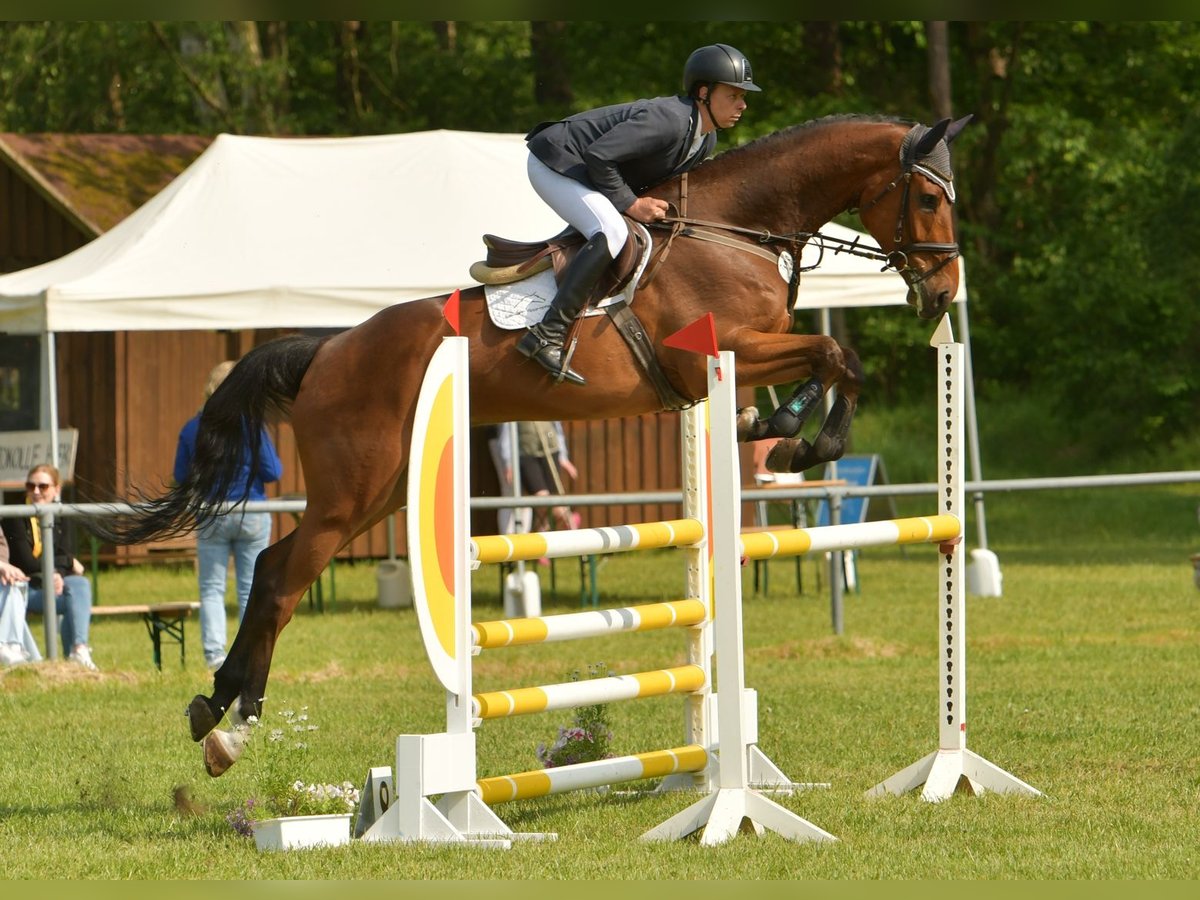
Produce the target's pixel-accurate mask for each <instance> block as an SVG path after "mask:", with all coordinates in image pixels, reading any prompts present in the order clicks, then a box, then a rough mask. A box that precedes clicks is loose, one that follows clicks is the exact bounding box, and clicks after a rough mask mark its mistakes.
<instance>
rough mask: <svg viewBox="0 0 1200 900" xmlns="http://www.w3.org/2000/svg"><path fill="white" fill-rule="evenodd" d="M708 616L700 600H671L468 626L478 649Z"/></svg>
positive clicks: (648, 627) (683, 623)
mask: <svg viewBox="0 0 1200 900" xmlns="http://www.w3.org/2000/svg"><path fill="white" fill-rule="evenodd" d="M707 614H708V611H707V609H706V608H705V604H704V601H703V600H670V601H666V602H663V603H647V604H644V605H641V606H626V607H621V608H615V609H596V610H589V611H588V612H580V613H563V614H562V615H556V616H537V617H533V618H528V619H498V620H496V621H493V622H475V623H474V624H473V625H472V626H471V630H472V634H473V636H474V643H475V646H476V647H478V648H480V649H481V650H495V649H497V648H499V647H515V646H518V645H520V644H541V643H549V642H552V641H570V640H575V639H577V638H591V637H600V636H601V635H605V634H619V633H622V632H626V631H653V630H655V629H659V628H678V627H683V626H686V625H698V624H700V623H702V622H703V621H704V619H705V616H706V615H707Z"/></svg>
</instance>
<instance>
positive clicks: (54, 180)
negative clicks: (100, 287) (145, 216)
mask: <svg viewBox="0 0 1200 900" xmlns="http://www.w3.org/2000/svg"><path fill="white" fill-rule="evenodd" d="M212 141H213V137H212V136H211V135H199V134H165V135H163V134H58V133H39V134H16V133H13V132H0V161H2V162H7V163H8V164H9V165H11V166H13V167H14V168H15V169H16V170H17V171H18V172H19V173H20V174H21V175H22V176H23V177H24V178H25V179H26V180H28V181H29V182H30V183H31V184H32V185H33V186H34V187H35V188H36V189H37V190H38V191H39V192H40V193H42V194H43V195H44V196H45V197H46V199H47V200H48V201H49V202H50V203H51V204H53V205H54V206H56V207H58V208H59V209H60V210H61V211H62V212H63V214H64V215H66V216H68V217H69V218H71V219H73V220H74V221H76V222H77V223H78V224H79V225H80V227H82V228H83V229H84V230H85V231H87V232H89V233H90V234H89V237H96V236H98V235H100V234H103V233H104V232H106V231H108V230H109V229H110V228H112V227H113V226H114V225H116V224H117V223H118V222H120V221H121V220H122V219H124V218H125V217H126V216H128V215H129V214H130V213H132V212H133V211H134V210H136V209H138V208H139V207H140V206H142V204H144V203H145V202H146V201H147V200H149V199H150V198H151V197H153V196H154V195H155V194H157V193H158V192H159V191H161V190H162V189H163V188H164V187H166V186H167V185H168V184H170V182H171V180H172V179H174V178H175V176H176V175H178V174H179V173H180V172H182V171H183V170H184V169H186V168H187V167H188V166H189V165H191V163H192V161H193V160H195V159H196V157H197V156H199V155H200V154H201V153H202V152H204V150H205V148H206V147H208V145H209V144H211V143H212Z"/></svg>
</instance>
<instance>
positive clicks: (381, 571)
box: [375, 559, 413, 609]
mask: <svg viewBox="0 0 1200 900" xmlns="http://www.w3.org/2000/svg"><path fill="white" fill-rule="evenodd" d="M375 586H376V588H377V589H378V591H379V608H380V609H410V608H411V607H412V605H413V587H412V571H411V570H410V569H409V567H408V562H407V561H405V560H403V559H385V560H384V561H383V562H381V563H380V564H379V568H377V569H376V570H375Z"/></svg>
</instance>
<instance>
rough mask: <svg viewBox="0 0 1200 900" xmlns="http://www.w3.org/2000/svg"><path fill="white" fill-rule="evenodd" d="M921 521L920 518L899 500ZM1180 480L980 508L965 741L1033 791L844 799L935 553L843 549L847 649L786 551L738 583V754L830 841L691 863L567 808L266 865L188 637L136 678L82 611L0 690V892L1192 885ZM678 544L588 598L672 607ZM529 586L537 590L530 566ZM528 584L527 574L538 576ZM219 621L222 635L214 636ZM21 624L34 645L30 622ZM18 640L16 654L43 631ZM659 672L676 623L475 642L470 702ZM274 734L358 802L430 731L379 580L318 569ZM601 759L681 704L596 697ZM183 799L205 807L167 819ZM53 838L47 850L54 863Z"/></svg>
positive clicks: (287, 655)
mask: <svg viewBox="0 0 1200 900" xmlns="http://www.w3.org/2000/svg"><path fill="white" fill-rule="evenodd" d="M912 502H913V503H919V501H912ZM1197 503H1200V492H1198V491H1197V489H1196V488H1195V487H1194V486H1188V487H1171V488H1155V489H1114V490H1107V491H1094V492H1090V493H1085V492H1046V493H1038V494H1023V495H1010V496H1001V497H997V498H995V500H994V501H993V500H989V507H988V516H989V519H988V525H989V533H990V535H991V542H990V543H991V546H992V548H993V549H994V550H995V551H996V552H997V554H998V555H999V557H1000V560H1001V564H1002V569H1003V573H1004V596H1003V597H1002V598H989V599H982V598H972V599H971V600H970V601H969V604H968V615H969V629H968V673H969V674H968V722H969V725H970V734H969V742H968V746H969V747H970V748H971V749H972V750H974V751H976V752H977V753H979V754H981V755H982V756H984V757H985V758H986V759H988V760H990V761H991V762H993V763H995V764H996V765H998V766H1000V767H1001V768H1004V769H1006V770H1008V771H1009V772H1011V773H1013V774H1014V775H1016V776H1018V777H1019V778H1021V779H1023V780H1024V781H1026V782H1028V783H1029V784H1031V785H1033V786H1034V787H1036V788H1038V789H1040V790H1041V791H1043V792H1044V796H1042V797H1038V798H1030V797H1019V796H997V795H985V796H982V797H971V796H954V797H952V798H951V799H949V800H948V801H946V802H944V803H940V804H929V803H926V802H924V801H922V800H921V799H920V797H919V796H918V795H916V794H911V795H906V796H903V797H898V798H886V799H883V800H867V799H865V798H864V796H863V794H864V792H865V791H867V790H868V789H869V788H871V787H872V786H873V785H874V784H876V783H878V782H880V781H882V780H883V779H885V778H887V777H888V776H890V775H891V774H893V773H894V772H896V771H898V770H899V769H900V768H902V767H904V766H906V765H908V764H909V763H911V762H913V761H915V760H916V759H918V758H920V757H922V756H924V755H925V754H927V753H929V752H931V751H932V750H933V749H934V748H935V746H936V741H937V730H936V721H935V715H936V713H935V707H936V704H937V702H938V701H937V697H936V693H937V683H936V682H937V647H936V641H937V638H938V634H939V625H938V621H937V617H936V613H935V611H934V609H933V608H932V607H933V604H932V602H931V601H932V598H931V592H932V589H933V581H934V579H935V577H936V576H935V575H934V570H933V557H932V554H931V551H930V548H927V547H913V548H908V549H907V550H906V551H904V552H903V553H902V552H901V551H900V550H898V549H894V548H891V549H882V550H871V551H864V552H863V553H861V554H860V557H859V562H858V571H859V578H860V582H861V592H860V593H850V594H848V595H847V596H846V598H845V629H844V634H843V635H842V636H840V637H835V636H833V635H832V634H831V629H830V611H829V600H828V596H827V594H826V593H824V592H818V591H817V590H816V588H815V584H814V582H815V577H814V576H815V574H816V565H817V564H816V563H815V562H814V561H806V562H805V577H806V588H807V592H806V593H805V594H804V595H802V596H799V597H798V596H796V594H795V591H794V585H795V582H794V568H793V564H792V562H791V561H788V560H777V561H775V562H774V563H772V575H771V594H770V595H769V596H766V597H763V596H755V595H754V594H753V592H752V590H751V586H750V585H751V576H750V570H749V569H748V568H747V569H746V570H744V573H743V575H744V578H743V581H744V585H745V591H746V598H745V600H746V602H745V643H746V678H747V683H748V684H749V685H750V686H752V687H754V688H756V689H757V690H758V692H759V713H760V716H759V718H760V724H759V732H760V740H759V745H760V747H761V748H762V749H763V750H764V752H766V754H767V755H768V756H769V757H770V758H771V759H772V760H773V761H775V762H776V763H777V764H778V765H779V766H780V767H781V768H782V769H783V770H784V771H785V772H786V773H787V774H788V775H789V776H790V777H791V778H793V779H795V780H796V781H802V782H808V781H811V782H829V783H830V787H829V788H827V789H816V790H812V791H806V792H802V793H798V794H796V795H795V796H793V797H790V798H782V799H781V800H780V802H781V803H783V804H784V805H785V806H787V807H788V808H789V809H792V810H793V811H795V812H796V813H797V814H799V815H801V816H803V817H804V818H806V819H808V820H809V821H811V822H813V823H814V824H816V825H818V826H820V827H822V828H824V829H825V830H827V831H829V832H831V833H832V834H834V835H835V836H837V837H838V839H839V840H838V841H837V842H836V843H833V844H828V845H816V844H811V843H806V844H798V843H791V842H788V841H785V840H783V839H781V838H779V837H778V836H775V835H773V834H769V833H768V834H767V835H765V836H764V837H762V838H758V839H756V838H754V837H750V836H744V835H743V836H739V837H738V838H737V839H735V840H733V841H731V842H730V843H729V844H727V845H724V846H721V847H716V848H703V847H700V846H698V845H697V844H696V843H695V842H694V841H682V842H676V843H670V844H644V843H642V842H640V841H639V840H638V837H639V835H641V834H642V833H643V832H644V831H646V830H648V829H649V828H651V827H653V826H654V825H656V824H658V823H660V822H661V821H663V820H664V819H666V818H668V817H669V816H670V815H672V814H673V813H674V812H676V811H678V810H680V809H682V808H683V807H684V806H686V805H688V804H689V803H690V802H691V801H692V799H693V798H691V797H688V796H684V795H665V796H654V795H638V796H623V795H622V796H618V795H609V796H607V797H602V796H596V795H594V794H578V795H563V796H557V797H549V798H543V799H539V800H530V801H523V802H519V803H511V804H503V805H501V806H499V807H497V811H498V813H499V815H500V816H501V818H503V819H504V820H505V821H506V822H507V823H508V824H509V825H510V827H512V828H513V829H514V830H516V831H552V832H556V833H557V834H558V840H557V842H554V843H549V844H536V845H521V844H518V845H516V846H514V848H513V849H512V850H511V851H508V852H490V851H479V850H474V851H473V850H469V849H455V848H442V849H438V848H433V847H420V846H401V845H382V846H380V845H367V844H363V843H361V842H354V843H353V844H352V845H351V846H350V847H348V848H339V849H330V850H317V851H309V852H294V853H283V854H260V853H257V852H256V851H255V849H254V845H253V842H252V841H249V840H247V839H244V838H241V837H239V836H238V835H236V834H235V833H234V832H233V831H232V830H231V829H230V828H229V827H228V826H227V825H226V824H225V822H224V815H225V813H226V812H228V811H229V810H230V809H232V808H233V807H235V806H236V805H238V804H239V803H240V802H241V801H242V800H243V799H244V798H245V797H247V796H248V795H249V794H250V793H251V791H252V789H253V782H252V776H253V775H254V771H253V766H252V765H251V764H250V762H249V760H243V762H242V763H240V764H239V765H237V766H235V767H234V768H233V769H232V770H231V771H230V772H229V773H227V774H226V775H225V776H224V777H222V778H220V779H210V778H208V777H207V776H206V775H205V774H204V771H203V767H202V762H201V757H200V751H199V749H198V747H197V746H196V745H194V744H192V743H191V741H190V740H189V738H188V737H187V728H186V720H185V719H184V716H183V710H184V706H185V704H186V703H187V701H188V700H189V699H190V698H191V696H192V695H193V694H194V693H196V692H197V691H200V690H205V691H207V689H208V685H209V676H208V673H207V672H206V671H205V669H204V667H203V662H202V659H201V654H200V653H199V647H198V634H199V629H198V627H197V624H196V623H195V622H194V621H193V622H191V623H190V624H189V626H188V632H187V633H188V637H189V639H190V641H191V644H190V646H189V651H190V652H189V655H188V660H187V665H186V667H185V668H181V667H180V665H179V663H178V658H177V656H176V655H175V653H174V648H173V647H172V648H168V650H167V653H166V659H165V664H164V667H163V672H162V673H161V674H160V673H158V672H156V671H155V670H154V668H153V666H152V665H151V663H150V654H149V641H148V639H147V637H146V635H145V631H144V628H143V626H142V625H141V623H140V622H138V621H136V620H131V619H118V620H107V619H106V620H98V621H96V622H95V623H94V625H93V644H94V647H95V655H96V659H97V661H98V662H99V664H100V665H101V667H102V668H103V672H102V673H101V674H100V675H98V676H97V675H90V674H87V673H83V672H82V671H80V670H77V669H76V668H74V667H71V666H69V665H67V664H65V663H56V664H49V663H47V664H43V665H41V666H26V667H21V668H17V669H13V670H9V671H6V672H4V673H3V674H0V746H3V747H4V748H5V753H4V754H3V757H2V761H0V858H2V859H3V860H4V869H5V876H6V877H8V878H18V879H23V878H121V879H129V878H141V879H158V878H179V879H192V878H238V879H242V878H252V879H253V878H265V879H357V878H372V879H385V878H386V879H485V878H487V879H529V878H535V879H626V878H630V879H632V878H637V879H701V880H706V879H822V880H824V879H829V880H837V879H863V880H866V879H879V878H889V879H890V878H897V879H931V878H932V879H941V878H972V879H1042V878H1051V879H1112V878H1121V879H1125V878H1154V879H1194V878H1195V877H1196V874H1197V872H1200V818H1198V817H1197V816H1196V814H1195V813H1196V809H1197V803H1198V801H1200V758H1198V757H1197V749H1196V748H1197V747H1198V746H1200V725H1198V723H1200V673H1198V669H1200V667H1198V663H1200V657H1198V656H1197V653H1196V647H1197V646H1198V645H1200V619H1198V618H1197V602H1198V600H1200V594H1198V592H1197V590H1196V587H1195V586H1194V585H1193V583H1192V570H1191V565H1190V563H1189V561H1188V555H1189V554H1190V553H1193V552H1196V551H1197V550H1198V549H1200V546H1197V544H1200V541H1197V526H1196V512H1195V510H1196V506H1197ZM680 562H681V560H680V556H679V554H678V552H677V551H659V552H653V553H646V554H637V555H628V556H620V557H611V558H608V559H607V560H605V562H604V564H603V565H602V567H601V569H600V576H599V577H600V586H601V590H602V602H603V603H604V604H606V605H610V604H611V605H624V604H627V603H633V602H643V601H653V600H658V599H670V598H675V597H678V596H679V595H680V593H681V591H682V584H683V578H682V571H681V568H680ZM543 572H544V570H543ZM557 573H558V579H559V581H558V586H559V597H558V600H557V601H555V600H552V599H551V598H550V597H549V596H546V597H545V599H544V604H545V608H546V611H547V612H564V611H569V610H571V609H577V608H578V596H579V581H578V574H577V567H576V566H574V565H573V564H571V563H570V562H567V561H564V562H560V563H558V568H557ZM475 582H476V593H477V598H476V604H477V609H476V612H475V616H474V617H475V618H476V619H484V618H494V617H497V616H499V614H500V602H499V598H498V595H497V594H498V586H499V579H498V574H497V570H496V569H495V568H494V567H484V568H483V569H482V570H480V571H479V572H478V573H477V574H476V576H475ZM543 590H544V592H546V593H547V594H548V579H547V578H545V577H544V576H543ZM193 594H194V585H193V575H192V573H191V571H190V570H187V569H175V570H171V569H163V568H158V569H154V570H151V569H148V568H142V569H124V570H109V571H105V572H104V573H103V574H102V582H101V596H102V599H103V602H105V603H124V602H135V601H138V600H140V599H145V598H155V599H166V598H188V597H191V596H192V595H193ZM231 626H232V623H231ZM39 627H40V625H39ZM39 636H40V635H39ZM681 661H682V639H681V637H680V635H678V634H676V633H673V632H662V633H648V634H640V635H627V636H622V637H619V638H618V637H614V638H605V639H598V640H593V641H589V642H586V643H585V644H579V643H560V644H550V645H544V646H540V647H528V648H518V649H513V650H511V651H508V652H499V651H497V652H490V653H486V654H484V655H483V656H481V657H479V658H478V659H477V660H476V663H477V665H476V684H475V687H476V689H477V690H487V689H496V688H508V687H515V686H523V685H531V684H538V683H544V682H550V681H559V680H563V679H564V678H566V677H568V676H569V674H570V673H571V672H572V671H573V670H586V667H587V665H588V664H589V663H592V662H603V663H605V664H606V665H607V666H608V667H609V669H610V670H611V671H613V672H614V673H622V672H628V671H638V670H642V669H645V668H653V667H658V666H660V665H673V664H678V663H679V662H681ZM267 695H268V705H267V710H268V715H270V711H271V709H272V708H274V709H279V708H281V707H282V705H284V704H289V705H297V706H298V705H307V706H308V707H309V712H310V715H311V716H312V718H313V720H314V721H315V722H316V723H317V724H318V725H319V726H320V730H319V731H318V732H317V733H315V734H314V752H313V758H312V760H311V764H310V766H309V769H308V771H306V772H304V773H298V774H311V775H312V776H313V777H319V778H322V779H324V780H334V779H336V780H341V779H349V780H351V781H353V782H355V783H360V784H361V782H362V781H363V779H364V778H365V775H366V772H367V769H368V768H370V767H372V766H380V765H387V766H390V765H392V764H393V754H394V749H393V748H394V739H395V736H396V735H397V734H399V733H420V732H433V731H438V730H441V728H442V727H443V725H444V713H443V711H442V710H443V706H442V702H443V701H442V695H441V693H440V692H439V691H438V690H437V689H436V688H435V687H434V685H433V683H432V678H431V676H430V673H429V669H428V664H427V662H426V661H425V659H424V656H423V651H422V650H421V648H420V645H419V641H418V634H417V627H416V623H415V620H414V617H413V615H412V613H411V611H391V610H380V609H378V608H377V605H376V603H375V584H374V566H373V565H357V566H351V565H346V564H340V565H339V566H338V568H337V603H336V605H334V606H332V607H331V608H328V609H327V611H326V612H325V613H324V614H320V613H317V612H315V611H310V610H309V608H308V605H307V603H304V602H302V605H301V607H300V608H299V610H298V612H297V615H296V617H295V619H294V621H293V622H292V623H291V624H290V625H289V626H288V628H287V630H286V631H285V632H284V634H283V635H282V637H281V640H280V643H279V645H278V648H277V652H276V657H275V666H274V669H273V672H272V678H271V682H270V684H269V686H268V690H267ZM609 714H610V718H611V720H612V722H613V726H614V732H615V739H614V750H615V751H616V752H618V753H626V752H638V751H642V750H648V749H654V748H657V747H662V746H674V745H675V744H676V743H678V742H679V740H680V737H681V726H680V703H679V701H678V700H677V699H672V698H659V699H654V700H647V701H641V702H637V703H614V704H610V706H609ZM569 721H570V715H569V713H568V712H562V713H549V714H543V715H538V716H532V717H523V718H520V719H514V720H509V721H499V722H488V723H485V724H484V725H483V726H482V727H481V728H480V730H479V731H478V739H479V774H480V775H481V776H482V775H493V774H502V773H505V772H512V771H520V770H523V769H527V768H534V767H535V766H536V760H535V758H534V749H535V747H536V745H537V744H538V742H539V741H550V740H552V739H553V738H554V736H555V734H556V730H557V726H558V725H559V724H566V723H568V722H569ZM177 785H187V786H188V787H189V788H190V790H191V794H192V797H193V799H194V801H195V802H196V803H197V804H199V805H201V806H203V807H204V808H205V811H204V812H202V813H201V814H199V815H184V814H181V813H180V812H179V811H177V809H176V807H175V804H174V802H173V790H174V788H175V787H176V786H177ZM65 847H69V848H70V852H69V853H66V852H64V848H65Z"/></svg>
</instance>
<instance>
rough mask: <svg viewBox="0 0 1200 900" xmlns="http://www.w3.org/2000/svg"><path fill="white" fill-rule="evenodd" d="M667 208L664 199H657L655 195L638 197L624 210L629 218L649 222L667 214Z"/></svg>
mask: <svg viewBox="0 0 1200 900" xmlns="http://www.w3.org/2000/svg"><path fill="white" fill-rule="evenodd" d="M667 208H668V204H667V201H666V200H659V199H658V198H657V197H638V198H637V199H636V200H634V201H633V204H632V205H631V206H630V207H629V208H628V209H627V210H625V212H626V213H627V214H628V215H629V216H630V218H633V219H636V220H637V221H639V222H645V223H650V222H657V221H658V220H659V219H661V218H663V217H664V216H665V215H666V214H667Z"/></svg>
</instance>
